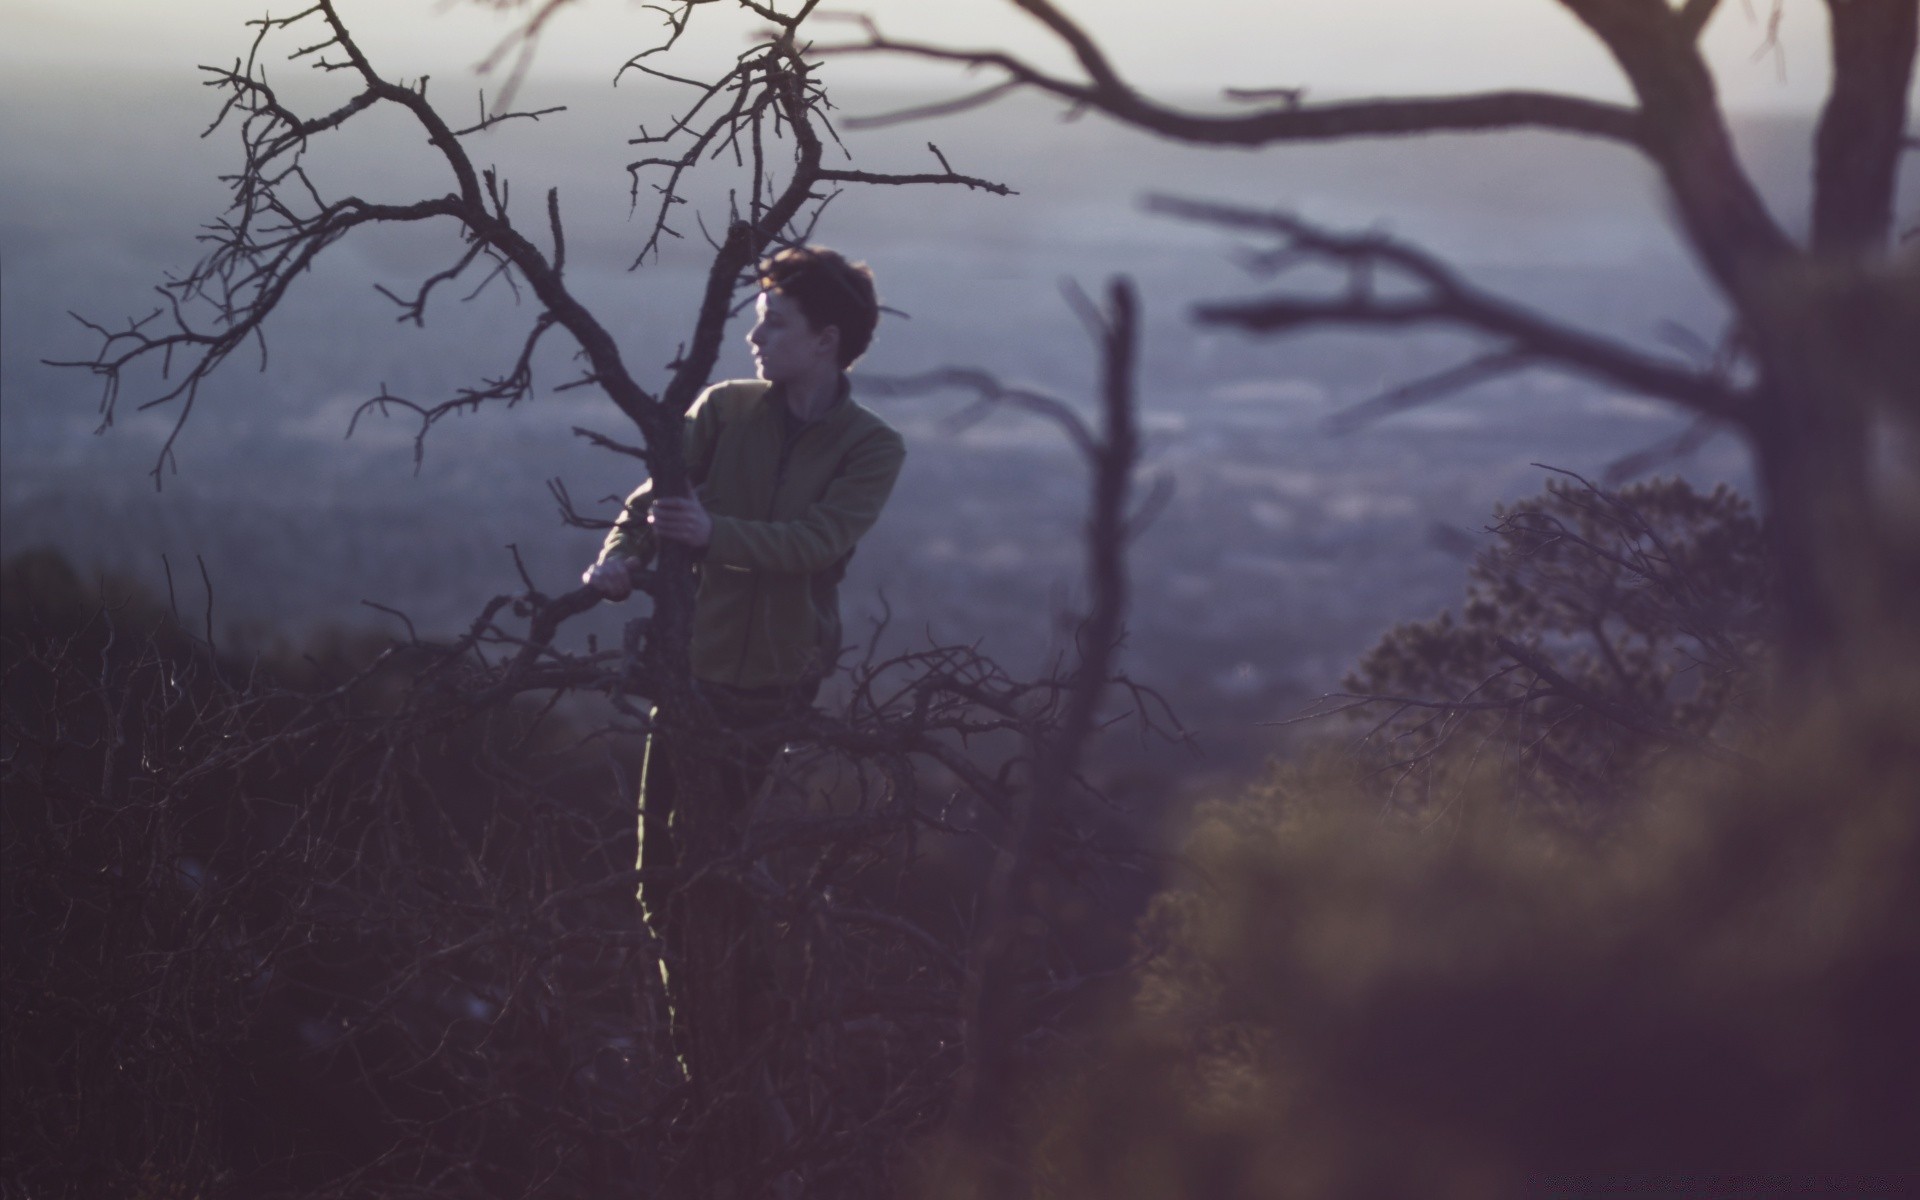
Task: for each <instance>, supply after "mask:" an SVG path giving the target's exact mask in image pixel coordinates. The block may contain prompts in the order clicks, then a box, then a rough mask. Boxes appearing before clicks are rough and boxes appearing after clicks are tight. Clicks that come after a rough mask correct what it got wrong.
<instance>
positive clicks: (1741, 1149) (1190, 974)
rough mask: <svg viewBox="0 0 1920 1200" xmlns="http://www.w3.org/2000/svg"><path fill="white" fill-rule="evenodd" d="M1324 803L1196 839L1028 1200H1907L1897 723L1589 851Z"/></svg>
mask: <svg viewBox="0 0 1920 1200" xmlns="http://www.w3.org/2000/svg"><path fill="white" fill-rule="evenodd" d="M1893 682H1898V681H1893ZM1905 682H1907V683H1909V684H1910V683H1911V678H1910V677H1909V678H1908V679H1907V680H1906V681H1905ZM1345 772H1350V768H1349V767H1347V766H1346V765H1344V764H1342V763H1339V762H1336V761H1331V760H1330V761H1326V762H1323V763H1322V764H1320V765H1318V766H1314V767H1307V768H1301V769H1289V770H1281V771H1276V772H1275V773H1274V775H1273V776H1272V778H1271V779H1270V780H1269V781H1268V782H1266V783H1265V784H1264V785H1263V786H1261V787H1259V788H1257V789H1255V790H1254V791H1252V792H1251V793H1249V794H1248V795H1246V796H1244V797H1242V798H1240V799H1238V800H1235V801H1232V802H1225V803H1214V804H1212V805H1211V806H1210V807H1206V808H1204V809H1203V810H1202V811H1201V812H1200V813H1199V814H1198V818H1197V823H1196V826H1195V828H1194V830H1193V832H1192V835H1191V840H1190V843H1189V846H1188V851H1187V852H1188V856H1189V860H1190V862H1191V864H1192V867H1193V873H1194V877H1195V880H1194V882H1193V883H1192V884H1191V885H1190V886H1187V887H1185V888H1183V889H1180V890H1175V891H1171V892H1169V893H1167V894H1165V895H1163V896H1162V897H1161V898H1160V899H1159V901H1158V902H1157V905H1156V907H1155V909H1154V911H1153V913H1152V915H1151V916H1150V918H1149V921H1148V923H1147V926H1146V932H1147V941H1148V945H1149V956H1148V958H1147V960H1146V963H1145V967H1144V971H1143V975H1142V978H1141V982H1140V986H1139V988H1138V992H1137V996H1136V1000H1135V1003H1134V1007H1133V1010H1132V1011H1131V1012H1130V1013H1129V1014H1128V1015H1127V1016H1126V1017H1125V1019H1124V1020H1123V1021H1122V1022H1121V1023H1120V1026H1119V1028H1118V1029H1117V1031H1116V1032H1115V1033H1114V1034H1113V1035H1112V1038H1111V1045H1110V1047H1109V1052H1108V1054H1107V1055H1106V1056H1105V1059H1104V1063H1103V1065H1102V1066H1101V1067H1100V1068H1099V1069H1098V1070H1097V1071H1095V1072H1094V1073H1093V1074H1091V1075H1090V1076H1088V1077H1086V1078H1083V1079H1081V1080H1079V1081H1077V1082H1076V1083H1075V1084H1074V1085H1073V1086H1071V1087H1068V1088H1067V1089H1065V1090H1066V1092H1067V1095H1066V1096H1065V1097H1064V1103H1063V1104H1062V1105H1061V1107H1060V1109H1059V1111H1060V1112H1062V1113H1063V1114H1064V1115H1063V1116H1061V1117H1060V1118H1059V1119H1058V1120H1057V1121H1056V1122H1055V1123H1054V1124H1053V1125H1052V1126H1051V1127H1050V1129H1049V1130H1048V1132H1047V1133H1046V1134H1045V1135H1044V1136H1045V1140H1044V1141H1043V1143H1042V1145H1041V1147H1040V1152H1039V1161H1040V1169H1041V1172H1042V1175H1043V1177H1044V1178H1045V1179H1046V1180H1047V1181H1048V1187H1047V1188H1046V1190H1047V1191H1049V1192H1050V1193H1052V1194H1058V1195H1068V1196H1086V1197H1093V1196H1098V1197H1103V1198H1120V1197H1142V1198H1145V1197H1154V1198H1156V1200H1164V1198H1168V1197H1208V1198H1211V1200H1228V1198H1232V1197H1256V1196H1258V1197H1283V1196H1311V1197H1322V1196H1460V1197H1476V1198H1478V1197H1495V1196H1508V1195H1540V1194H1553V1195H1611V1194H1641V1195H1645V1194H1660V1195H1741V1196H1759V1195H1772V1194H1792V1195H1807V1194H1822V1195H1850V1196H1857V1195H1911V1194H1915V1191H1914V1189H1916V1188H1920V1175H1916V1174H1913V1173H1914V1172H1917V1171H1920V1136H1916V1133H1915V1131H1916V1130H1920V1017H1917V1016H1916V1014H1920V693H1916V692H1914V690H1913V689H1912V688H1911V687H1908V688H1906V690H1905V692H1904V693H1901V692H1900V691H1899V689H1897V688H1893V687H1889V689H1888V691H1887V693H1886V694H1885V695H1883V696H1881V697H1879V698H1877V699H1874V700H1871V701H1869V700H1860V701H1857V702H1855V703H1853V704H1851V705H1848V706H1846V707H1844V708H1840V707H1836V708H1833V709H1831V710H1829V711H1826V712H1824V713H1820V714H1817V715H1815V716H1813V717H1810V718H1807V719H1805V720H1804V721H1803V722H1801V723H1800V725H1799V727H1798V732H1797V733H1796V734H1795V735H1793V736H1791V737H1790V738H1787V739H1784V740H1783V741H1782V743H1781V744H1779V745H1778V746H1777V747H1776V748H1775V749H1774V750H1773V751H1772V752H1770V753H1769V754H1768V755H1767V756H1766V759H1765V761H1763V762H1760V763H1756V764H1752V765H1751V766H1746V767H1715V768H1713V769H1712V770H1711V771H1709V770H1708V769H1707V768H1704V767H1700V766H1697V765H1696V766H1693V767H1682V766H1679V765H1675V764H1670V765H1669V770H1668V771H1667V772H1666V773H1665V774H1664V776H1662V777H1659V778H1656V779H1654V780H1652V781H1651V782H1649V783H1648V784H1646V785H1645V788H1644V790H1643V792H1642V793H1641V795H1640V797H1639V800H1640V803H1639V804H1638V805H1636V806H1635V807H1634V809H1633V816H1632V817H1631V819H1630V820H1629V821H1628V822H1627V823H1626V825H1625V826H1624V827H1621V828H1619V829H1617V830H1616V834H1615V836H1610V837H1608V838H1606V839H1605V840H1604V841H1603V842H1595V841H1593V840H1590V839H1589V840H1582V839H1580V838H1579V837H1577V836H1575V835H1571V834H1569V833H1567V832H1566V831H1565V826H1564V825H1560V824H1558V823H1548V822H1546V821H1545V820H1543V819H1542V818H1541V817H1540V814H1539V812H1538V810H1537V808H1535V807H1534V806H1532V805H1527V804H1515V803H1513V802H1512V798H1511V796H1510V795H1508V794H1507V792H1506V790H1505V788H1504V786H1503V785H1501V784H1499V783H1496V782H1494V781H1493V778H1492V777H1493V775H1494V772H1486V773H1484V774H1483V775H1482V776H1480V777H1479V778H1477V779H1476V778H1469V779H1467V780H1465V781H1461V780H1459V779H1457V778H1456V779H1455V780H1453V781H1452V782H1451V783H1450V784H1449V785H1448V790H1449V792H1450V794H1449V795H1448V796H1447V797H1446V798H1445V803H1444V805H1442V806H1439V807H1430V808H1428V809H1426V810H1425V811H1424V812H1423V814H1422V815H1421V816H1420V817H1419V818H1418V819H1414V818H1409V817H1406V816H1403V815H1390V814H1389V813H1388V812H1387V811H1386V810H1384V809H1383V808H1382V807H1381V805H1380V802H1379V798H1378V797H1377V796H1376V795H1372V794H1370V790H1369V789H1368V788H1366V787H1364V786H1362V785H1361V784H1360V783H1358V782H1355V781H1354V780H1352V779H1351V778H1350V775H1349V774H1343V773H1345ZM1436 814H1437V815H1436Z"/></svg>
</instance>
